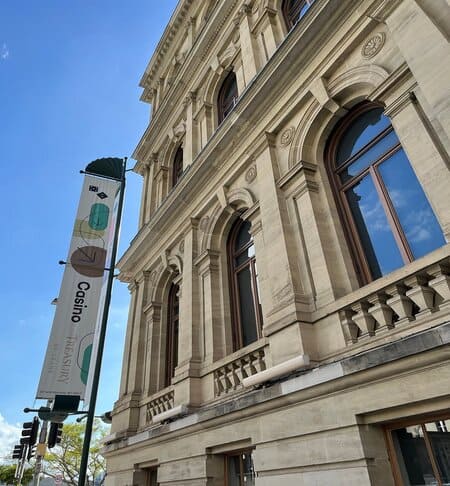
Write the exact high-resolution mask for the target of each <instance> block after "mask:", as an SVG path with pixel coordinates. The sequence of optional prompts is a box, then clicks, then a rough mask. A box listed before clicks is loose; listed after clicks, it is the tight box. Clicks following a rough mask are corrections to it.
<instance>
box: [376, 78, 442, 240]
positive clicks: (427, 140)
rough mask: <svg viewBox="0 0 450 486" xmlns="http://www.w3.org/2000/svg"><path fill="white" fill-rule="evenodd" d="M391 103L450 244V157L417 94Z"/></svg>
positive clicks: (398, 128) (397, 128)
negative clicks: (449, 164)
mask: <svg viewBox="0 0 450 486" xmlns="http://www.w3.org/2000/svg"><path fill="white" fill-rule="evenodd" d="M449 79H450V78H449ZM387 101H388V102H389V101H391V102H390V104H389V105H388V106H387V107H386V110H385V113H386V115H388V116H389V117H390V118H391V120H392V125H393V127H394V129H395V132H396V134H397V136H398V138H399V140H400V142H401V144H402V147H403V148H404V150H405V152H406V154H407V156H408V159H409V161H410V163H411V166H412V168H413V170H414V172H415V173H416V175H417V178H418V179H419V181H420V184H421V186H422V188H423V190H424V191H425V194H426V195H427V198H428V201H429V202H430V204H431V206H432V208H433V210H434V213H435V215H436V217H437V219H438V221H439V223H440V225H441V228H442V230H443V233H444V236H445V238H446V240H447V241H450V204H449V198H448V188H449V187H450V172H449V170H448V162H449V161H448V156H447V155H446V154H445V153H444V152H443V150H442V146H441V145H440V144H439V140H437V135H436V134H435V133H434V130H433V128H432V127H431V126H430V124H429V122H428V120H427V119H426V117H425V114H424V113H423V110H422V109H421V107H420V105H419V104H418V102H417V100H416V98H415V96H414V95H413V93H410V92H408V93H405V94H404V95H403V96H401V97H400V98H398V99H396V100H394V101H392V100H387Z"/></svg>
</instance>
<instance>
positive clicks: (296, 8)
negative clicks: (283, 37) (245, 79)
mask: <svg viewBox="0 0 450 486" xmlns="http://www.w3.org/2000/svg"><path fill="white" fill-rule="evenodd" d="M313 3H314V0H284V2H283V6H282V10H283V16H284V20H285V21H286V25H287V26H288V28H289V29H292V27H294V25H295V24H296V23H297V22H298V21H299V20H300V19H301V18H302V17H303V16H304V15H305V14H306V12H307V11H308V9H309V8H310V7H311V5H312V4H313Z"/></svg>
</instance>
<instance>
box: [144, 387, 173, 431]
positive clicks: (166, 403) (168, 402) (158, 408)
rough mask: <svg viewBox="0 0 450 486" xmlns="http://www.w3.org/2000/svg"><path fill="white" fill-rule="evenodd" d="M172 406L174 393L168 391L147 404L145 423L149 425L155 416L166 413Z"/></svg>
mask: <svg viewBox="0 0 450 486" xmlns="http://www.w3.org/2000/svg"><path fill="white" fill-rule="evenodd" d="M173 406H174V392H173V390H170V391H168V392H166V393H164V394H163V395H160V396H157V397H155V398H154V399H153V400H152V401H151V402H149V403H147V409H146V421H147V423H150V422H151V421H152V419H153V417H154V416H155V415H158V414H160V413H162V412H167V410H170V409H171V408H173Z"/></svg>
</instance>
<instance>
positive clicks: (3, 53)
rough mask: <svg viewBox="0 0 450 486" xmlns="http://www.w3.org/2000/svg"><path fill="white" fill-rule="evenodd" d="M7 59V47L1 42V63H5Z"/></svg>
mask: <svg viewBox="0 0 450 486" xmlns="http://www.w3.org/2000/svg"><path fill="white" fill-rule="evenodd" d="M8 57H9V49H8V46H7V45H6V43H5V42H3V45H2V47H1V49H0V59H1V60H2V61H6V59H8Z"/></svg>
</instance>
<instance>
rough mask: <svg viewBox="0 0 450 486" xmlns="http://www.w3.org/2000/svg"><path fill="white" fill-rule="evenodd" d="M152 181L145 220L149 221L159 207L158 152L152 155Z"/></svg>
mask: <svg viewBox="0 0 450 486" xmlns="http://www.w3.org/2000/svg"><path fill="white" fill-rule="evenodd" d="M149 166H150V174H149V177H150V182H149V194H148V197H147V206H146V208H145V213H144V215H145V222H148V221H149V220H150V218H151V216H152V214H153V212H154V211H155V209H156V208H157V207H158V206H157V199H156V194H157V190H158V187H157V186H158V184H157V179H156V173H157V169H158V153H157V152H153V153H152V154H151V157H150V162H149Z"/></svg>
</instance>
